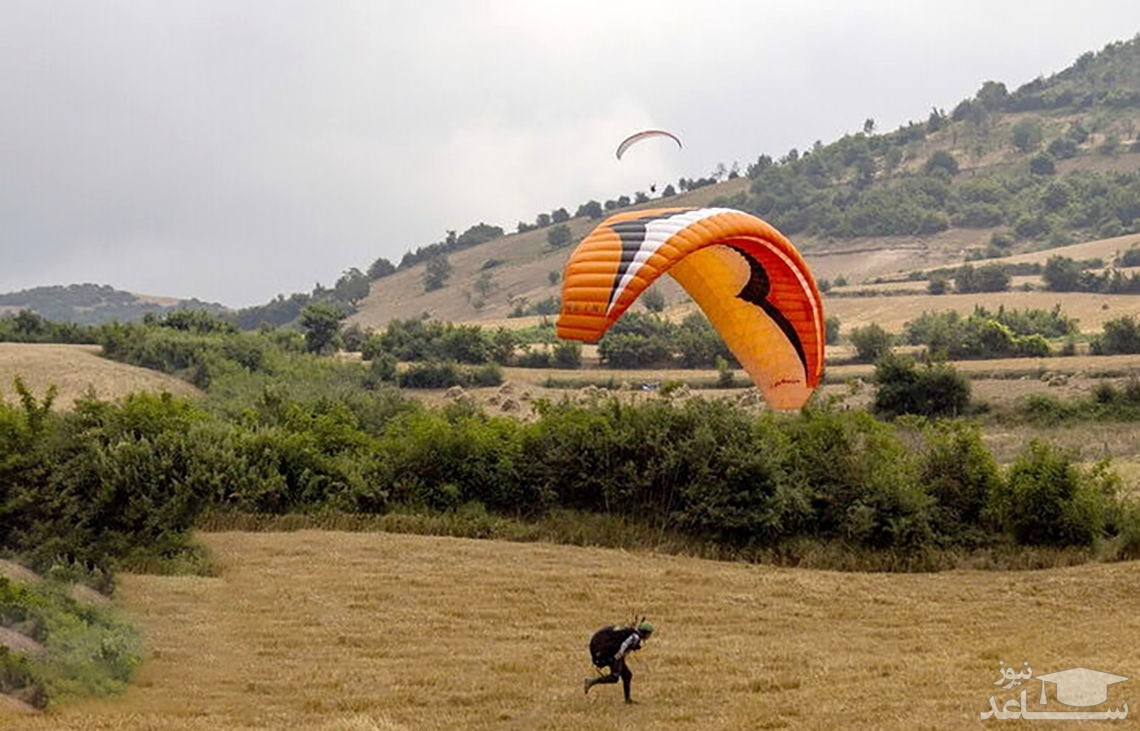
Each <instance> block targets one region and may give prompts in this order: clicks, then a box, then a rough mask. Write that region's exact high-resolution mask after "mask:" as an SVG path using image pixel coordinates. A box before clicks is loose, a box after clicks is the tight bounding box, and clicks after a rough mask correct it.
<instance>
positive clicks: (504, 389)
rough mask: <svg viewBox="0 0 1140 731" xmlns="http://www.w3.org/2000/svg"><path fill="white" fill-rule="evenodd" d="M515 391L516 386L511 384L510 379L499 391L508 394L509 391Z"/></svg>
mask: <svg viewBox="0 0 1140 731" xmlns="http://www.w3.org/2000/svg"><path fill="white" fill-rule="evenodd" d="M514 392H515V387H514V386H513V385H512V384H511V382H510V381H507V382H506V383H504V384H503V385H501V386H499V393H501V394H508V393H514Z"/></svg>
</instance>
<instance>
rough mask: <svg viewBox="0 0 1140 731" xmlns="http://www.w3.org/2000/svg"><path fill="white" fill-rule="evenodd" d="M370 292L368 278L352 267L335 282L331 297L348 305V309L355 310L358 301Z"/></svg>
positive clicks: (370, 287)
mask: <svg viewBox="0 0 1140 731" xmlns="http://www.w3.org/2000/svg"><path fill="white" fill-rule="evenodd" d="M371 291H372V286H371V284H370V283H369V280H368V277H367V276H365V274H364V272H362V271H360V270H359V269H357V268H356V267H352V268H351V269H349V270H347V271H346V272H345V273H344V274H342V275H341V276H340V279H338V280H336V285H335V286H334V287H333V296H334V297H336V299H337V300H338V301H340V302H346V303H348V306H349V307H352V308H353V309H356V305H357V304H359V303H360V300H362V299H364V298H365V297H367V296H368V293H369V292H371Z"/></svg>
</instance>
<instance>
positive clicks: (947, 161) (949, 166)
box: [922, 150, 958, 177]
mask: <svg viewBox="0 0 1140 731" xmlns="http://www.w3.org/2000/svg"><path fill="white" fill-rule="evenodd" d="M922 169H923V171H924V172H927V173H933V172H937V171H942V172H945V173H946V174H948V175H950V177H954V176H955V175H957V174H958V161H957V160H955V159H954V156H953V155H951V154H950V153H949V152H947V151H946V150H935V151H934V153H933V154H932V155H931V156H930V158H929V159H928V160H927V161H926V164H925V165H923V167H922Z"/></svg>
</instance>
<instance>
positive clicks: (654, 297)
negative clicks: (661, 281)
mask: <svg viewBox="0 0 1140 731" xmlns="http://www.w3.org/2000/svg"><path fill="white" fill-rule="evenodd" d="M640 299H641V304H643V305H645V309H647V310H649V311H650V312H663V311H664V310H665V295H664V293H662V292H661V288H660V287H650V288H649V289H647V290H645V291H644V292H642V293H641V297H640Z"/></svg>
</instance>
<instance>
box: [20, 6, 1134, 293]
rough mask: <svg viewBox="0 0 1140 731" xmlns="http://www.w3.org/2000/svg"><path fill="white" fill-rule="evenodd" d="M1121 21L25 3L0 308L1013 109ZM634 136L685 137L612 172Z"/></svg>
mask: <svg viewBox="0 0 1140 731" xmlns="http://www.w3.org/2000/svg"><path fill="white" fill-rule="evenodd" d="M1137 30H1140V6H1137V4H1136V3H1133V2H1109V1H1107V0H1091V1H1090V2H1086V3H1082V4H1076V3H1071V2H1067V3H1062V2H1053V1H1052V0H1042V1H1041V2H1036V3H1033V4H1031V5H1027V4H1022V3H1016V4H1014V3H1008V4H999V3H992V2H986V3H983V2H977V1H973V0H971V1H969V2H958V3H949V4H946V3H940V4H937V5H935V4H931V3H914V2H901V1H900V2H873V1H871V2H864V3H849V2H841V1H833V2H826V1H824V0H805V1H804V2H799V3H779V4H777V3H757V2H744V1H742V2H708V3H704V4H693V3H691V2H683V3H682V2H664V1H659V2H617V1H614V2H587V1H583V2H575V3H554V2H542V3H539V2H529V1H522V0H519V1H517V2H505V1H504V2H487V3H469V2H459V1H454V2H424V3H395V2H356V3H352V2H341V3H333V4H330V3H319V2H290V3H286V2H275V3H257V2H235V1H233V0H227V1H226V2H221V1H217V2H212V1H202V2H196V3H164V2H106V3H87V2H42V1H41V0H30V1H28V2H24V1H23V0H15V1H13V0H9V2H6V3H5V4H4V25H3V27H2V29H0V88H2V89H3V90H4V102H3V104H4V107H3V114H0V169H2V170H3V173H2V177H0V255H2V258H3V262H4V263H3V266H2V267H0V291H10V290H13V289H21V288H24V287H30V286H36V285H40V284H64V283H71V282H82V281H95V282H100V283H109V284H112V285H114V286H116V287H120V288H124V289H129V290H132V291H136V292H145V293H150V294H163V295H172V296H182V297H190V296H196V297H200V298H203V299H209V300H218V301H221V302H224V303H226V304H229V305H233V306H240V305H248V304H254V303H258V302H264V301H266V300H267V299H269V298H271V297H272V296H274V295H275V294H277V293H289V292H294V291H307V290H308V289H310V288H311V287H312V286H313V285H314V283H316V282H318V281H320V282H322V283H324V284H331V283H332V282H333V281H334V280H335V279H336V277H337V276H339V274H340V272H341V271H342V270H344V269H345V268H347V267H350V266H358V267H360V268H365V267H367V266H368V264H370V263H371V262H372V261H373V260H374V259H376V258H377V257H379V256H386V257H388V258H390V259H392V260H393V261H398V260H399V258H400V257H401V256H402V255H403V253H404V252H405V251H406V250H407V249H409V248H413V247H416V246H421V245H424V244H427V243H431V242H433V241H437V240H439V239H441V238H442V237H443V236H444V235H445V232H446V231H447V230H448V229H457V230H460V231H461V230H463V229H465V228H466V227H467V226H469V225H472V224H474V223H477V222H480V221H486V222H488V223H494V224H498V225H501V226H503V227H504V228H507V229H513V227H514V225H515V223H516V222H517V221H518V220H520V219H522V220H528V221H529V220H532V219H533V217H534V215H535V214H537V213H539V212H541V211H549V210H551V209H553V208H557V207H559V206H566V207H568V208H571V210H572V209H573V208H574V207H576V206H577V205H578V204H579V203H581V202H583V201H585V200H587V199H589V198H597V199H600V200H604V199H606V198H610V197H614V196H617V195H620V194H623V193H625V194H632V193H633V192H635V191H636V190H645V189H646V188H647V187H648V184H649V183H650V182H658V181H673V180H676V178H677V177H680V176H686V177H695V176H701V175H706V174H708V173H709V172H711V171H712V170H713V169H714V168H715V166H716V165H717V164H718V163H724V164H726V165H730V164H731V163H733V162H734V161H738V162H740V163H741V164H742V165H746V164H747V163H748V162H751V161H752V160H754V159H755V157H756V156H757V155H759V154H761V153H767V154H771V155H774V156H778V155H780V154H783V153H784V152H786V151H787V150H788V149H789V148H791V147H798V148H800V149H803V148H806V147H809V146H810V145H811V144H812V143H813V142H814V141H815V140H817V139H818V140H822V141H824V142H828V141H831V140H832V139H834V138H836V137H837V136H839V135H841V134H843V133H845V132H850V131H854V130H858V129H860V128H861V126H862V123H863V120H864V119H867V118H874V119H875V120H876V121H877V122H878V125H879V128H880V129H892V128H894V127H896V126H898V125H899V124H901V123H904V122H906V121H907V120H909V119H922V118H925V116H926V114H927V113H928V112H929V110H930V108H931V107H934V106H938V107H944V108H945V107H952V106H953V105H954V104H955V103H956V102H957V101H959V100H960V99H962V98H964V97H967V96H970V95H971V94H973V92H974V91H975V90H976V89H977V88H978V87H979V86H980V85H981V83H982V82H983V81H985V80H987V79H994V80H998V81H1003V82H1005V83H1006V84H1007V85H1008V86H1009V87H1010V88H1011V89H1012V88H1015V87H1017V86H1019V85H1020V84H1022V83H1025V82H1027V81H1030V80H1032V79H1033V78H1035V77H1036V76H1038V75H1048V74H1050V73H1053V72H1055V71H1059V70H1060V69H1062V68H1064V67H1065V66H1067V65H1069V64H1070V63H1071V62H1072V61H1073V60H1074V59H1075V58H1076V57H1077V56H1079V55H1080V54H1081V53H1083V52H1084V51H1088V50H1099V49H1100V48H1101V47H1103V46H1104V45H1105V44H1106V43H1108V42H1110V41H1113V40H1126V39H1128V38H1130V37H1131V36H1132V35H1133V34H1134V33H1135V32H1136V31H1137ZM644 126H664V127H668V128H670V129H674V130H676V131H678V132H679V133H680V134H682V135H683V136H684V138H685V143H686V147H685V149H684V150H683V151H680V152H678V151H676V150H669V149H668V148H665V147H662V148H650V147H648V146H646V147H645V148H644V149H643V150H641V151H639V153H640V154H639V155H638V156H637V157H636V158H627V159H626V160H623V161H622V163H621V164H618V163H617V162H616V161H615V160H614V159H613V148H614V146H615V144H616V141H617V140H619V139H620V138H621V137H622V136H624V134H626V133H628V132H630V131H633V130H635V129H638V128H641V127H644Z"/></svg>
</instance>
